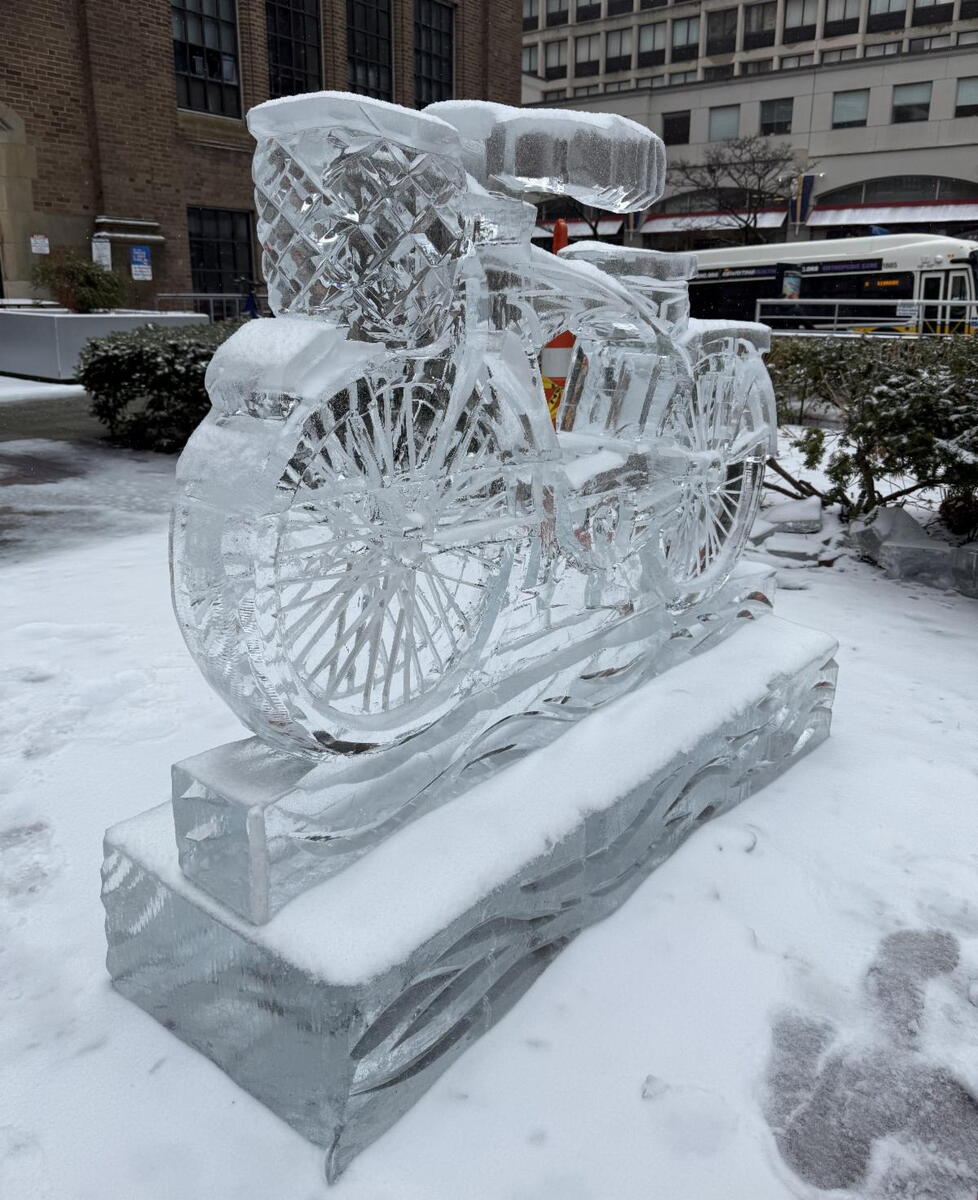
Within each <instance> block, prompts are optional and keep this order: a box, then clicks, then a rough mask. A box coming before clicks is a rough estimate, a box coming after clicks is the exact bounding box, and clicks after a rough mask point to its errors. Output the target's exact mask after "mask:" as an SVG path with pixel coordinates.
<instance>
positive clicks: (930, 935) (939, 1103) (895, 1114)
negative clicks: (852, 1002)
mask: <svg viewBox="0 0 978 1200" xmlns="http://www.w3.org/2000/svg"><path fill="white" fill-rule="evenodd" d="M958 958H959V947H958V942H957V939H956V938H955V937H953V936H952V935H951V934H950V933H947V932H946V931H943V930H912V929H904V930H900V931H899V932H897V933H893V934H890V935H889V936H888V937H886V938H884V939H883V941H882V942H881V943H880V946H879V950H878V952H877V956H876V959H875V961H874V962H873V964H872V966H871V967H870V969H869V972H868V974H867V976H866V981H865V983H866V991H867V995H868V998H869V1000H870V1003H871V1004H872V1006H873V1009H874V1013H875V1017H876V1020H877V1023H878V1026H879V1037H878V1038H877V1039H876V1040H875V1041H874V1042H872V1043H871V1044H866V1045H861V1046H857V1045H849V1046H847V1045H844V1044H841V1045H840V1044H838V1041H837V1033H836V1029H835V1027H834V1026H833V1025H831V1024H830V1023H829V1022H826V1021H819V1020H816V1019H813V1018H811V1017H808V1016H806V1015H804V1014H802V1013H799V1012H788V1013H785V1014H782V1015H781V1016H780V1017H779V1018H778V1019H777V1020H776V1021H775V1023H774V1026H773V1030H772V1053H771V1060H770V1065H769V1068H768V1073H767V1099H766V1105H765V1116H766V1118H767V1120H768V1123H769V1124H770V1126H771V1128H772V1131H773V1132H774V1135H775V1139H776V1141H777V1144H778V1148H779V1150H780V1152H781V1155H782V1157H783V1158H784V1160H785V1162H786V1163H787V1164H788V1165H789V1166H790V1167H791V1169H792V1170H793V1171H794V1172H795V1173H796V1174H797V1175H799V1176H800V1177H801V1178H802V1179H804V1180H805V1181H806V1182H807V1183H809V1184H812V1185H814V1186H815V1187H817V1188H825V1189H831V1188H852V1189H855V1190H856V1191H857V1194H858V1195H859V1196H860V1197H865V1198H866V1200H877V1198H878V1200H884V1198H885V1200H975V1197H976V1194H978V1098H976V1097H975V1096H974V1095H973V1094H972V1092H971V1091H969V1089H968V1088H966V1087H965V1086H964V1084H963V1083H962V1082H961V1081H960V1080H959V1079H957V1078H955V1076H954V1075H953V1073H952V1072H951V1071H950V1070H949V1069H948V1068H946V1067H944V1066H940V1065H937V1064H935V1063H933V1062H931V1061H930V1060H928V1059H927V1058H926V1057H925V1056H924V1055H923V1054H922V1053H921V1051H920V1048H919V1039H920V1028H921V1022H922V1020H923V1017H924V1010H925V1006H926V1003H927V993H926V988H927V983H928V981H929V980H931V979H935V978H937V977H938V976H941V975H949V974H951V973H952V972H953V971H954V970H955V968H956V967H957V965H958Z"/></svg>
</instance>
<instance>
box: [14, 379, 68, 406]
mask: <svg viewBox="0 0 978 1200" xmlns="http://www.w3.org/2000/svg"><path fill="white" fill-rule="evenodd" d="M84 395H85V389H84V388H83V387H82V385H81V384H80V383H42V382H41V381H40V380H38V379H18V378H17V376H15V375H0V404H22V403H23V402H24V401H25V400H68V399H74V398H75V397H78V396H84Z"/></svg>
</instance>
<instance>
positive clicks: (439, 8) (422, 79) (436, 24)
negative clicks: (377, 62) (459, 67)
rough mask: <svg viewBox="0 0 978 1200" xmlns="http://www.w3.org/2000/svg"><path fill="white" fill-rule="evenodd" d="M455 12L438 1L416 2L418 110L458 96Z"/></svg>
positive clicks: (417, 0)
mask: <svg viewBox="0 0 978 1200" xmlns="http://www.w3.org/2000/svg"><path fill="white" fill-rule="evenodd" d="M454 19H455V10H454V8H452V6H451V5H450V4H440V3H439V2H438V0H414V103H415V107H417V108H424V106H425V105H426V104H435V103H437V102H438V101H439V100H451V98H452V97H453V96H454V95H455V47H454V27H453V22H454Z"/></svg>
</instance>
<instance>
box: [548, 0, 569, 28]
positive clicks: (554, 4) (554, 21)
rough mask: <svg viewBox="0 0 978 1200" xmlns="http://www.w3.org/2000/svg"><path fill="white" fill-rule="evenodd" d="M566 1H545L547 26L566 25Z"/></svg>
mask: <svg viewBox="0 0 978 1200" xmlns="http://www.w3.org/2000/svg"><path fill="white" fill-rule="evenodd" d="M567 4H568V0H547V25H548V26H550V25H566V24H567Z"/></svg>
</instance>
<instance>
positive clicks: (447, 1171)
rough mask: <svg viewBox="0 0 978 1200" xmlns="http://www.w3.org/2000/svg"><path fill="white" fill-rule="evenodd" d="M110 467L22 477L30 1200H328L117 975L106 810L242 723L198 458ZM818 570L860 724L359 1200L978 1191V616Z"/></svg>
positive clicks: (795, 605) (3, 779)
mask: <svg viewBox="0 0 978 1200" xmlns="http://www.w3.org/2000/svg"><path fill="white" fill-rule="evenodd" d="M3 449H4V450H5V451H7V452H9V453H11V454H15V453H17V452H18V450H19V451H21V452H22V453H23V454H25V455H27V457H28V458H30V457H34V458H35V459H37V458H40V459H42V460H43V459H44V458H45V456H46V454H47V451H46V449H45V448H44V447H39V446H37V445H34V446H28V447H25V446H24V445H23V444H17V443H7V444H6V445H5V446H4V447H3ZM66 453H67V452H65V451H63V450H57V449H55V450H52V451H51V460H52V462H54V461H55V459H56V457H57V455H59V454H60V455H61V456H62V458H61V461H62V465H65V461H64V460H65V454H66ZM92 453H93V454H95V457H96V459H97V460H98V461H91V462H89V464H88V467H87V468H86V471H85V472H84V473H82V474H80V475H72V476H67V477H66V476H65V475H64V474H63V473H61V474H58V472H55V474H54V477H53V478H51V480H50V481H49V482H36V483H33V484H24V483H17V484H15V485H14V487H13V488H5V489H0V507H2V506H3V505H4V504H7V503H8V501H9V499H10V494H11V492H14V493H15V499H16V508H17V509H18V510H20V511H21V524H20V525H19V527H18V536H19V541H18V542H17V544H16V546H15V553H14V554H13V555H8V561H7V564H6V566H5V567H4V569H3V571H2V574H0V629H2V630H3V644H4V651H3V656H2V659H0V1197H3V1200H144V1198H145V1200H205V1198H206V1200H312V1198H313V1197H316V1196H322V1195H323V1193H324V1190H325V1185H324V1184H323V1182H322V1174H321V1170H322V1167H321V1162H322V1153H321V1152H320V1151H319V1150H317V1149H316V1148H315V1147H312V1146H310V1145H308V1144H307V1143H305V1142H304V1141H303V1140H302V1139H301V1138H300V1137H299V1136H298V1135H297V1134H295V1133H293V1132H292V1130H290V1129H289V1128H288V1127H287V1126H285V1125H284V1124H282V1123H281V1122H279V1121H278V1120H277V1119H276V1118H275V1117H273V1116H272V1115H271V1114H270V1113H268V1112H267V1111H266V1110H265V1109H263V1108H262V1107H261V1106H260V1105H259V1104H258V1103H257V1102H256V1101H254V1100H252V1099H251V1098H250V1097H249V1096H248V1095H246V1094H245V1093H244V1092H242V1091H240V1090H239V1089H238V1088H236V1087H235V1086H234V1085H233V1084H232V1083H231V1082H230V1081H229V1080H228V1079H227V1078H226V1077H225V1076H223V1075H222V1074H221V1072H219V1071H218V1070H217V1069H216V1068H215V1067H214V1066H212V1065H211V1064H210V1063H209V1062H208V1061H207V1060H205V1059H204V1058H203V1057H201V1056H200V1055H198V1054H196V1053H195V1052H193V1051H192V1050H190V1049H188V1048H187V1047H185V1046H184V1045H182V1044H181V1043H180V1042H178V1041H177V1040H176V1039H175V1038H173V1037H172V1036H171V1035H170V1034H168V1033H167V1032H166V1030H164V1029H163V1028H161V1027H160V1026H158V1025H157V1024H156V1023H155V1022H154V1021H152V1020H151V1019H150V1018H148V1017H147V1016H145V1015H144V1014H143V1013H142V1012H140V1011H139V1010H137V1009H136V1008H134V1007H133V1006H131V1005H129V1004H128V1003H126V1002H125V1001H124V1000H122V999H121V998H120V997H118V996H117V995H116V994H115V993H114V992H113V991H112V990H111V988H110V987H109V985H108V982H107V978H106V975H105V972H104V966H103V957H104V939H103V933H102V912H101V906H100V903H99V898H98V885H99V880H98V871H99V865H100V862H101V836H102V831H103V830H104V829H105V827H106V826H108V825H110V824H112V823H114V822H117V821H119V820H122V819H123V818H125V817H128V816H130V815H132V814H134V813H136V812H138V811H140V810H142V809H144V808H147V807H149V806H150V805H152V804H155V803H159V802H160V801H161V800H163V799H165V798H166V795H167V790H168V781H169V767H170V764H171V762H173V761H174V760H176V759H178V758H182V757H185V756H187V755H189V754H193V753H195V752H197V751H200V750H203V749H205V748H207V747H209V746H213V745H215V744H217V743H218V742H221V741H225V740H229V739H232V738H235V737H238V736H240V735H241V729H240V726H239V725H238V724H237V722H236V721H235V719H234V718H233V717H232V716H231V714H230V713H229V712H227V711H226V710H225V709H224V707H223V706H222V704H221V703H220V701H219V700H218V699H217V698H216V697H215V696H214V695H213V694H212V693H211V692H210V691H209V690H208V688H207V687H206V686H205V684H204V683H203V681H202V680H201V678H200V676H199V674H198V673H197V671H196V668H195V667H194V666H193V665H192V663H191V661H190V659H189V657H188V655H187V654H186V652H185V650H184V648H183V645H182V642H181V640H180V637H179V634H178V633H177V630H176V628H175V625H174V622H173V619H172V616H171V614H170V610H169V599H168V583H167V567H166V528H165V517H164V515H163V513H162V499H163V498H164V496H165V493H166V491H167V489H168V487H169V482H168V475H167V472H168V471H169V470H170V469H171V466H172V464H170V465H168V464H167V461H166V460H157V459H155V458H153V457H152V456H143V461H139V460H138V459H137V458H136V457H135V456H123V457H122V458H118V457H116V458H111V459H110V458H105V459H101V458H100V457H99V455H98V453H97V452H94V451H93V452H92ZM106 453H107V454H111V453H112V452H106ZM69 457H70V455H69ZM103 474H104V476H105V479H106V480H107V481H109V482H111V481H114V484H113V487H114V491H113V492H112V495H111V496H110V497H109V498H108V499H106V498H105V497H104V496H102V495H101V491H100V480H101V478H102V476H103ZM18 478H19V477H18ZM0 482H2V480H0ZM75 505H81V506H82V507H83V508H86V511H88V512H89V513H90V514H93V515H92V516H91V521H92V532H89V529H88V527H87V526H86V525H85V523H84V522H83V521H75V522H74V523H72V524H70V527H65V523H67V522H69V520H70V517H69V516H66V517H64V519H63V522H62V524H61V526H60V528H59V520H58V518H57V516H56V515H55V516H52V514H57V513H59V512H63V513H66V514H70V512H71V510H72V508H73V507H74V506H75ZM32 511H36V512H37V513H38V514H45V515H38V516H36V517H35V520H36V521H37V525H36V528H37V530H38V537H37V538H33V537H27V536H25V534H24V530H25V528H26V527H27V525H28V522H29V514H30V513H31V512H32ZM134 522H135V524H134ZM790 584H791V588H792V590H790V591H785V592H784V593H782V594H781V595H780V596H779V600H778V606H777V607H778V611H779V613H780V615H781V616H783V617H786V618H788V619H789V620H793V621H797V622H799V623H801V624H804V625H810V626H813V627H816V628H819V629H824V630H827V631H829V632H831V633H833V634H834V635H835V636H836V637H837V638H838V639H839V641H840V651H839V663H840V679H839V693H838V699H837V703H836V710H835V714H836V715H835V725H834V733H833V736H832V738H831V739H830V741H829V742H828V743H827V744H826V745H825V746H823V747H821V748H819V749H818V750H817V751H816V752H815V753H814V754H812V755H811V756H810V757H809V758H807V759H806V760H804V761H803V762H802V763H800V764H799V765H798V766H797V767H796V768H795V769H794V770H793V771H792V772H791V773H790V774H789V775H787V776H786V777H784V778H783V779H781V780H779V781H777V782H776V783H774V784H772V785H771V786H769V787H768V788H767V789H766V790H765V791H763V792H762V793H760V794H759V795H758V796H756V797H754V798H753V799H751V800H749V801H748V802H747V803H745V804H744V805H742V806H741V807H740V808H739V809H737V810H735V811H734V812H733V813H732V814H730V815H729V816H727V817H725V818H722V819H720V820H717V821H714V822H712V823H711V824H708V825H707V826H705V827H704V828H703V829H702V830H700V831H699V832H698V833H697V834H696V835H695V836H694V837H693V838H692V839H691V840H690V841H689V842H688V843H687V844H686V845H685V846H684V847H683V849H682V850H681V851H680V852H679V853H678V854H677V855H675V857H674V858H673V859H671V860H670V861H669V862H668V863H666V864H665V865H664V866H663V867H662V868H660V870H658V871H657V872H656V873H655V874H654V875H653V877H652V878H651V879H650V880H649V881H648V882H647V883H646V884H645V885H644V886H643V887H642V888H641V889H640V890H639V891H638V892H637V893H636V894H635V895H634V897H633V898H632V899H631V900H630V901H629V902H628V903H627V904H626V905H625V907H624V908H623V909H622V910H621V911H620V912H618V913H617V914H616V915H615V916H613V917H612V918H610V919H609V920H607V921H606V922H604V923H602V924H601V925H599V926H596V927H595V928H593V929H591V930H589V931H588V932H586V933H585V934H583V935H582V936H581V937H580V938H579V939H578V940H577V941H575V942H574V943H573V944H572V945H571V946H570V947H569V948H568V949H567V950H566V951H565V952H564V953H563V954H562V955H561V956H560V957H559V958H558V959H557V961H556V962H555V964H554V965H553V966H551V967H550V968H549V969H548V970H547V971H546V972H545V974H544V975H543V977H542V978H541V979H540V980H539V981H538V982H537V983H536V984H535V985H534V987H533V988H532V989H531V991H530V992H529V993H528V994H527V996H526V997H525V998H524V999H522V1000H521V1001H520V1002H519V1004H518V1005H517V1006H516V1007H515V1008H514V1009H513V1011H512V1012H511V1013H510V1014H509V1015H508V1016H506V1017H505V1018H504V1019H503V1020H502V1021H501V1022H500V1024H499V1025H498V1026H496V1028H494V1029H493V1030H492V1031H491V1032H490V1033H489V1034H488V1035H487V1036H486V1037H484V1038H483V1039H482V1040H481V1041H480V1042H479V1043H478V1044H477V1045H476V1046H474V1047H473V1048H472V1049H470V1050H469V1051H468V1052H467V1053H466V1054H465V1055H464V1056H463V1057H462V1058H461V1059H460V1060H459V1061H458V1062H457V1063H456V1064H454V1066H453V1067H452V1068H451V1069H450V1070H449V1071H448V1072H447V1073H446V1074H445V1075H444V1076H443V1077H442V1078H441V1080H440V1081H439V1082H438V1083H437V1084H436V1085H435V1087H434V1088H433V1089H432V1090H431V1091H430V1092H429V1093H428V1094H427V1095H426V1096H425V1098H424V1099H423V1100H422V1101H421V1103H420V1104H418V1105H417V1107H416V1108H415V1109H414V1110H413V1111H412V1112H411V1113H409V1114H408V1115H407V1116H406V1117H405V1118H404V1119H403V1120H402V1121H400V1122H399V1123H398V1124H397V1125H396V1126H395V1127H394V1129H392V1130H391V1131H390V1132H389V1133H388V1134H387V1135H386V1136H385V1137H383V1138H382V1139H381V1140H380V1141H378V1142H377V1143H376V1144H375V1145H374V1146H373V1147H371V1148H370V1149H369V1150H367V1151H366V1152H365V1153H364V1154H363V1155H362V1156H361V1157H360V1158H359V1159H357V1160H356V1161H355V1162H354V1164H353V1165H352V1166H351V1167H350V1169H349V1171H348V1172H347V1174H346V1175H345V1176H344V1177H343V1178H342V1179H341V1181H340V1183H339V1184H338V1185H336V1187H335V1189H334V1190H333V1194H335V1196H336V1197H337V1200H463V1198H464V1200H468V1198H475V1200H632V1198H634V1200H649V1198H651V1197H657V1198H658V1197H661V1198H662V1200H783V1198H785V1197H813V1196H824V1195H826V1194H829V1195H832V1196H835V1197H839V1198H841V1197H846V1198H850V1197H857V1196H858V1197H884V1196H887V1197H900V1198H902V1200H910V1197H915V1198H917V1200H920V1198H922V1197H925V1196H926V1197H928V1198H930V1200H959V1198H960V1200H965V1198H966V1197H967V1198H968V1200H973V1198H974V1196H975V1194H976V1193H978V1106H976V1104H975V1101H974V1100H973V1099H972V1098H971V1097H973V1096H975V1095H978V704H976V701H978V603H976V602H975V601H972V600H968V599H965V598H964V597H960V596H952V595H944V594H942V593H938V592H933V591H930V590H927V589H923V588H916V587H910V586H906V585H900V584H897V583H893V582H890V581H888V580H886V579H884V578H883V577H882V576H881V575H880V574H878V573H877V572H876V571H875V570H873V569H872V568H870V567H868V566H865V565H862V564H859V563H855V562H852V561H847V560H842V561H841V562H839V563H838V564H837V565H836V566H835V567H834V568H832V569H813V570H809V571H804V572H799V571H795V572H792V573H791V578H790ZM608 753H609V755H614V754H615V747H614V746H611V745H609V747H608ZM419 886H422V885H421V884H420V883H419ZM899 931H904V932H902V933H900V935H899V936H898V937H895V938H894V937H893V936H892V935H894V934H897V933H898V932H899ZM915 931H916V932H915ZM871 968H872V970H871ZM925 977H929V978H925ZM806 1055H807V1057H806ZM818 1072H820V1074H818ZM816 1074H818V1077H817V1079H816V1078H815V1075H816ZM768 1081H769V1082H768ZM769 1083H770V1086H769ZM789 1114H793V1116H791V1117H790V1119H789ZM786 1124H787V1125H788V1127H789V1132H788V1134H787V1136H785V1137H782V1144H783V1145H784V1147H785V1150H786V1153H787V1154H788V1155H789V1157H790V1158H791V1159H792V1162H793V1163H794V1165H795V1166H796V1167H797V1168H798V1169H799V1170H800V1171H801V1172H802V1173H803V1174H805V1175H807V1176H808V1178H809V1180H811V1181H814V1182H816V1183H819V1182H820V1183H823V1184H825V1185H831V1184H833V1183H838V1182H843V1183H844V1182H846V1180H847V1179H850V1180H855V1181H857V1182H854V1185H853V1186H852V1187H850V1188H848V1190H838V1191H836V1192H829V1193H826V1192H825V1191H818V1190H816V1189H814V1188H813V1187H812V1186H810V1184H808V1183H805V1182H803V1181H802V1179H800V1178H799V1176H798V1175H796V1174H794V1173H793V1172H792V1171H791V1170H789V1168H788V1166H787V1165H786V1164H785V1162H784V1160H783V1159H782V1157H781V1155H780V1154H779V1151H778V1144H777V1142H776V1140H775V1136H774V1135H773V1133H772V1130H771V1126H772V1125H774V1126H775V1127H778V1128H781V1127H783V1126H785V1125H786ZM887 1129H891V1130H893V1129H896V1130H899V1129H904V1130H906V1131H907V1132H905V1133H903V1134H901V1135H897V1136H894V1135H893V1134H891V1135H890V1136H889V1137H888V1138H886V1137H881V1138H877V1139H876V1140H874V1139H873V1137H872V1135H873V1134H874V1133H875V1132H879V1131H881V1130H884V1131H885V1130H887ZM854 1164H855V1166H854ZM862 1167H865V1171H862ZM854 1172H856V1173H855V1174H854ZM926 1189H929V1190H926Z"/></svg>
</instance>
